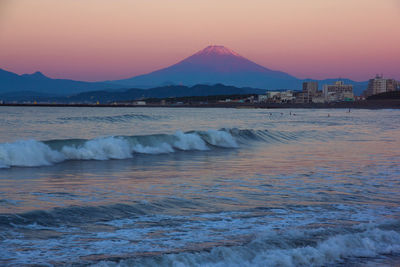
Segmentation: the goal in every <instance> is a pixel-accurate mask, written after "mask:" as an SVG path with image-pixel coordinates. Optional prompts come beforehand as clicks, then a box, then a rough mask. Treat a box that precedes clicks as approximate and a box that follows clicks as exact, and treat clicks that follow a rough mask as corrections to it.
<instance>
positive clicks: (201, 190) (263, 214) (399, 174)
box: [0, 106, 400, 267]
mask: <svg viewBox="0 0 400 267" xmlns="http://www.w3.org/2000/svg"><path fill="white" fill-rule="evenodd" d="M399 163H400V110H389V109H387V110H357V109H352V110H347V109H315V110H314V109H296V110H294V109H293V110H289V109H270V110H268V109H228V108H227V109H224V108H220V109H213V108H100V107H93V108H90V107H85V108H84V107H4V106H3V107H0V265H1V266H99V267H100V266H102V267H105V266H399V265H400V221H399V220H400V164H399Z"/></svg>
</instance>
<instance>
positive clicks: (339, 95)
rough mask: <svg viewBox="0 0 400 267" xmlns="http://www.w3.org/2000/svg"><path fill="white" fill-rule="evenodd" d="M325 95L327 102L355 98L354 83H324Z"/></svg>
mask: <svg viewBox="0 0 400 267" xmlns="http://www.w3.org/2000/svg"><path fill="white" fill-rule="evenodd" d="M323 95H324V98H325V101H326V102H337V101H352V100H354V93H353V85H351V84H344V82H343V81H337V82H335V84H324V86H323Z"/></svg>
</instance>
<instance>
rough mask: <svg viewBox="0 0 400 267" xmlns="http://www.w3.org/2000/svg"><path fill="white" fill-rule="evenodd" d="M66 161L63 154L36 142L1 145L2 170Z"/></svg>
mask: <svg viewBox="0 0 400 267" xmlns="http://www.w3.org/2000/svg"><path fill="white" fill-rule="evenodd" d="M63 160H65V157H64V155H63V154H62V153H60V152H58V151H54V150H52V149H50V147H49V146H47V145H46V144H44V143H42V142H39V141H35V140H23V141H17V142H14V143H3V144H0V168H1V167H3V168H6V167H10V166H25V167H33V166H44V165H51V164H53V163H56V162H61V161H63Z"/></svg>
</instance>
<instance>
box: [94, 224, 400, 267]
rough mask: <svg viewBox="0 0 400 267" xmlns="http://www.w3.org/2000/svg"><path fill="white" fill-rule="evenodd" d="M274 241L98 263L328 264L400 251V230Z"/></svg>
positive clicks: (176, 264) (144, 264) (168, 264)
mask: <svg viewBox="0 0 400 267" xmlns="http://www.w3.org/2000/svg"><path fill="white" fill-rule="evenodd" d="M270 241H271V240H260V239H257V240H255V241H252V242H250V243H249V244H247V245H244V246H233V247H214V248H213V249H211V251H209V252H197V253H189V252H184V253H177V254H165V255H163V256H161V257H160V258H158V257H157V258H153V257H144V258H139V259H127V260H122V261H120V262H118V263H116V262H111V261H103V262H99V263H97V264H95V265H94V266H113V267H114V266H121V267H124V266H132V265H135V266H152V265H157V266H221V267H222V266H288V267H292V266H326V265H332V264H337V263H341V262H345V261H346V259H350V258H354V257H362V258H373V257H377V256H378V255H382V254H386V255H388V254H392V253H393V254H394V253H399V252H400V234H399V233H398V232H396V231H390V230H380V229H378V228H375V229H371V230H367V231H364V232H361V233H354V234H343V235H336V236H333V237H330V238H328V239H326V240H324V241H321V242H319V243H317V245H315V246H303V247H292V248H278V247H274V246H273V242H272V243H271V242H270ZM287 245H288V246H290V244H289V243H288V244H287Z"/></svg>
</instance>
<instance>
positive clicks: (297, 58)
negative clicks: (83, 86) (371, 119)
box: [0, 0, 400, 81]
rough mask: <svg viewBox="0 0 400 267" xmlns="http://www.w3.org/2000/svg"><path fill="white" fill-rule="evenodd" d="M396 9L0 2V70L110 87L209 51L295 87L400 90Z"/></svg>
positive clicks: (212, 0) (262, 2) (340, 1)
mask: <svg viewBox="0 0 400 267" xmlns="http://www.w3.org/2000/svg"><path fill="white" fill-rule="evenodd" d="M399 29H400V1H399V0H250V1H244V0H240V1H239V0H229V1H228V0H218V1H216V0H113V1H110V0H57V1H55V0H0V68H3V69H6V70H9V71H13V72H16V73H19V74H22V73H32V72H34V71H37V70H39V71H42V72H43V73H45V74H46V75H48V76H50V77H53V78H70V79H76V80H87V81H96V80H113V79H122V78H128V77H131V76H135V75H139V74H144V73H147V72H151V71H153V70H156V69H160V68H163V67H167V66H169V65H172V64H174V63H176V62H178V61H180V60H182V59H183V58H185V57H187V56H190V55H191V54H193V53H195V52H197V51H198V50H201V49H203V48H204V47H206V46H207V45H210V44H218V45H224V46H226V47H229V48H230V49H232V50H234V51H236V52H238V53H239V54H241V55H242V56H244V57H247V58H248V59H250V60H252V61H254V62H256V63H258V64H260V65H263V66H265V67H267V68H270V69H276V70H281V71H285V72H287V73H289V74H292V75H294V76H297V77H299V78H316V79H322V78H336V77H346V78H352V79H355V80H367V79H369V78H371V77H372V76H374V75H375V74H376V73H383V74H384V76H386V77H393V78H396V79H399V80H400V34H399Z"/></svg>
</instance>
